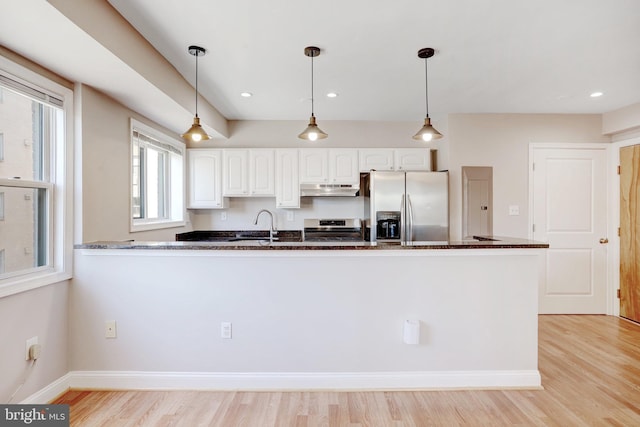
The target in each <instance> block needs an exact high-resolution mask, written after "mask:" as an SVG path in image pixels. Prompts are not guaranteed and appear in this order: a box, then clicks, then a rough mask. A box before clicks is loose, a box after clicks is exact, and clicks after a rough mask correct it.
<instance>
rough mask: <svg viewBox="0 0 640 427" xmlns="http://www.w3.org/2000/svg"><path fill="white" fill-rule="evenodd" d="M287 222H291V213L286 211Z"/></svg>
mask: <svg viewBox="0 0 640 427" xmlns="http://www.w3.org/2000/svg"><path fill="white" fill-rule="evenodd" d="M287 221H293V211H287Z"/></svg>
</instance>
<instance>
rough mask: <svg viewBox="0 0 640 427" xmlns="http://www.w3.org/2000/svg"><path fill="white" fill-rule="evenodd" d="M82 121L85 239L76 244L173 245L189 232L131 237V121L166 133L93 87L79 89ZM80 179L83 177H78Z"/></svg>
mask: <svg viewBox="0 0 640 427" xmlns="http://www.w3.org/2000/svg"><path fill="white" fill-rule="evenodd" d="M76 91H80V93H79V98H80V100H81V107H80V108H81V112H80V114H81V118H80V119H81V120H82V130H81V133H82V163H81V167H82V171H81V174H82V175H81V176H82V182H81V183H80V184H81V194H77V195H76V197H77V199H79V200H81V203H82V218H81V219H80V218H77V220H81V221H82V235H81V236H78V235H76V236H75V239H76V242H92V241H96V240H131V239H134V240H161V241H162V240H174V236H175V234H176V233H180V232H184V231H189V230H191V227H190V226H187V227H176V228H170V229H164V230H154V231H145V232H137V233H131V232H129V221H130V215H131V212H130V197H131V190H130V182H131V172H130V169H129V168H130V157H131V156H130V150H131V147H130V143H131V130H130V118H131V117H133V118H135V119H136V120H139V121H141V122H143V123H145V124H147V125H149V126H152V127H154V128H156V129H159V130H162V131H163V132H166V133H167V134H169V135H172V136H173V137H175V138H178V139H180V137H179V136H178V135H175V134H173V133H172V132H170V131H168V130H166V129H163V128H162V127H160V126H159V125H157V124H155V123H153V122H151V121H149V120H148V119H146V118H144V117H142V116H140V115H139V114H137V113H135V112H133V111H131V110H129V109H127V108H125V107H124V106H122V105H121V104H119V103H118V102H116V101H114V100H113V99H111V98H109V97H108V96H106V95H104V94H102V93H101V92H98V91H96V90H95V89H93V88H91V87H90V86H85V85H77V87H76ZM78 175H80V171H78Z"/></svg>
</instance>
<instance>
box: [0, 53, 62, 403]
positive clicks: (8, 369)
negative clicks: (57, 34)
mask: <svg viewBox="0 0 640 427" xmlns="http://www.w3.org/2000/svg"><path fill="white" fill-rule="evenodd" d="M0 55H2V56H4V57H6V58H8V59H10V60H11V61H14V62H16V63H18V64H20V65H22V66H24V67H27V68H28V69H30V70H32V71H35V72H36V73H38V74H41V75H43V76H45V77H46V78H48V79H50V80H53V81H54V82H56V83H58V84H60V85H62V86H64V87H67V88H72V87H73V85H72V84H71V82H69V81H67V80H65V79H63V78H61V77H60V76H58V75H56V74H53V73H52V72H50V71H48V70H46V69H44V68H42V67H40V66H39V65H37V64H34V63H32V62H30V61H28V60H26V59H24V58H22V57H21V56H19V55H16V54H15V53H13V52H11V51H9V50H7V49H5V48H4V47H3V46H0ZM68 290H69V282H68V281H64V282H60V283H56V284H53V285H49V286H45V287H42V288H38V289H34V290H31V291H27V292H22V293H19V294H15V295H11V296H8V297H4V298H0V403H6V402H7V401H8V399H9V398H10V396H11V395H12V394H13V393H14V392H15V391H16V390H17V388H18V386H19V385H20V384H21V383H22V381H24V380H25V378H26V382H25V384H24V386H23V387H22V388H21V389H20V391H19V392H18V393H17V394H16V395H15V397H14V399H13V403H16V402H20V401H22V400H24V398H25V397H27V396H29V395H31V394H33V393H35V392H37V391H39V390H41V389H42V388H43V387H45V386H47V385H49V384H50V383H51V382H53V381H55V380H57V379H58V378H60V377H62V376H63V375H65V374H66V373H67V372H68V369H67V361H68V352H67V350H68V339H67V338H68V334H67V309H68ZM34 336H37V337H38V341H39V343H40V344H41V345H42V354H41V357H40V359H39V360H38V361H37V362H36V365H34V366H33V367H32V368H30V362H28V361H26V360H25V344H26V340H27V339H29V338H32V337H34Z"/></svg>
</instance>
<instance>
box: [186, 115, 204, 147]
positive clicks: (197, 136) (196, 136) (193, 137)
mask: <svg viewBox="0 0 640 427" xmlns="http://www.w3.org/2000/svg"><path fill="white" fill-rule="evenodd" d="M181 136H182V137H183V138H184V139H186V140H189V141H193V142H200V141H206V140H207V139H211V138H210V137H209V135H207V132H205V131H204V129H203V128H202V126H200V118H199V117H198V116H195V117H194V118H193V124H192V125H191V127H190V128H189V130H188V131H186V132H185V133H183V134H182V135H181Z"/></svg>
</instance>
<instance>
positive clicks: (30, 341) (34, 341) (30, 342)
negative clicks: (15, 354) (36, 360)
mask: <svg viewBox="0 0 640 427" xmlns="http://www.w3.org/2000/svg"><path fill="white" fill-rule="evenodd" d="M34 345H38V337H32V338H29V339H28V340H27V341H26V343H25V346H24V360H31V354H30V353H29V350H30V349H31V346H34Z"/></svg>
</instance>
